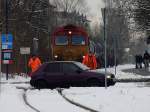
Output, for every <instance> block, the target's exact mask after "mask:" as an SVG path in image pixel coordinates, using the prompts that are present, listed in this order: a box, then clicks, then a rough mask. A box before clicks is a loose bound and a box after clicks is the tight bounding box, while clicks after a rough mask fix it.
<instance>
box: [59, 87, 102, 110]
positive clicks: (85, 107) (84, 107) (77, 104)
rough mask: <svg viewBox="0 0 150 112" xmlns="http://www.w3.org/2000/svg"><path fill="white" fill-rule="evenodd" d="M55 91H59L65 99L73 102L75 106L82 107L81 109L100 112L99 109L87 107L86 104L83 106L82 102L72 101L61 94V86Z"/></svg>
mask: <svg viewBox="0 0 150 112" xmlns="http://www.w3.org/2000/svg"><path fill="white" fill-rule="evenodd" d="M57 91H58V93H59V94H60V95H61V96H62V97H63V98H64V99H65V100H66V101H68V102H69V103H71V104H73V105H75V106H78V107H80V108H82V109H85V110H87V111H89V112H100V111H97V110H95V109H92V108H89V107H87V106H84V105H82V104H80V103H78V102H75V101H73V100H71V99H69V98H67V97H66V96H65V95H64V94H63V92H62V91H63V89H61V88H59V89H57Z"/></svg>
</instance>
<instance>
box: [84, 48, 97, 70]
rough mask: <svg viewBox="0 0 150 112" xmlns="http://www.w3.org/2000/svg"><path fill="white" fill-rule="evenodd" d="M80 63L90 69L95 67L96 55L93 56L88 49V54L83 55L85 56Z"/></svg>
mask: <svg viewBox="0 0 150 112" xmlns="http://www.w3.org/2000/svg"><path fill="white" fill-rule="evenodd" d="M82 63H83V64H84V65H86V66H87V67H89V68H91V69H96V68H97V61H96V57H95V56H94V54H93V53H92V52H91V51H89V54H87V55H86V56H85V58H83V61H82Z"/></svg>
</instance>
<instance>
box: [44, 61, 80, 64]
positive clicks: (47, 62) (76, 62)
mask: <svg viewBox="0 0 150 112" xmlns="http://www.w3.org/2000/svg"><path fill="white" fill-rule="evenodd" d="M45 63H47V64H48V63H79V62H77V61H50V62H45Z"/></svg>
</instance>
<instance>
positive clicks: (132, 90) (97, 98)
mask: <svg viewBox="0 0 150 112" xmlns="http://www.w3.org/2000/svg"><path fill="white" fill-rule="evenodd" d="M131 67H133V68H134V65H121V66H118V67H117V75H116V77H117V78H137V77H138V78H140V77H144V78H145V77H149V76H140V75H137V74H134V73H124V72H122V71H121V70H124V69H130V68H131ZM97 71H99V70H97ZM108 71H110V72H113V71H114V68H109V69H108ZM29 80H30V78H26V77H25V78H24V77H20V76H19V77H18V76H16V77H14V78H13V79H9V80H8V81H6V80H5V77H2V79H1V82H5V83H4V84H0V85H1V89H0V112H35V111H34V110H32V109H31V108H30V107H29V106H27V105H26V104H25V103H24V101H23V96H22V95H23V93H24V91H23V90H21V89H17V88H16V87H18V86H19V87H25V88H28V87H30V85H29V84H23V83H21V84H12V82H26V81H29ZM63 94H64V95H65V96H66V97H68V98H70V99H72V100H73V101H75V102H78V103H80V104H82V105H85V106H88V107H90V108H93V109H95V110H98V111H100V112H149V110H150V106H149V104H150V89H149V87H148V86H145V83H117V84H116V85H115V86H112V87H108V88H107V89H105V88H103V87H91V88H88V87H84V88H83V87H79V88H77V87H72V88H70V89H65V90H64V91H63ZM26 96H27V101H28V102H29V103H30V104H31V105H32V106H34V107H35V108H36V109H38V110H40V112H50V111H51V112H88V111H86V110H83V109H81V108H79V107H76V106H74V105H72V104H70V103H68V102H66V101H65V100H64V99H63V98H62V97H61V96H60V95H59V94H58V92H57V91H56V90H48V89H45V90H40V91H39V90H27V93H26Z"/></svg>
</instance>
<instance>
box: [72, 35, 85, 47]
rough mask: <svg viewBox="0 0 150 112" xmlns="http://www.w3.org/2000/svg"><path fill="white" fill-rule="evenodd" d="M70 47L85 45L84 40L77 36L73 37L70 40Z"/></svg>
mask: <svg viewBox="0 0 150 112" xmlns="http://www.w3.org/2000/svg"><path fill="white" fill-rule="evenodd" d="M71 43H72V45H85V38H84V37H83V36H79V35H73V36H72V38H71Z"/></svg>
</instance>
